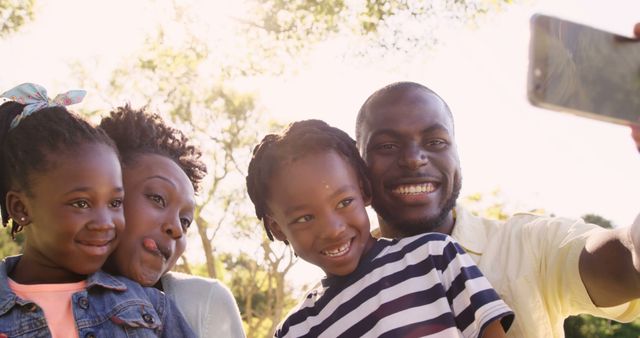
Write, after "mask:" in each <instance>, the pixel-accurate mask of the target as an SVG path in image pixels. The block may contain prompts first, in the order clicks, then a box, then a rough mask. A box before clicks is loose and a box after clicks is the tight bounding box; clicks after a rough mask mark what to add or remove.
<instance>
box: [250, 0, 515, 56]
mask: <svg viewBox="0 0 640 338" xmlns="http://www.w3.org/2000/svg"><path fill="white" fill-rule="evenodd" d="M512 2H513V1H511V0H432V1H413V0H360V1H344V0H313V1H308V0H294V1H287V0H253V1H250V2H249V3H250V4H251V6H250V10H249V13H248V19H246V20H242V22H244V23H245V24H246V32H247V35H251V36H254V37H258V40H260V41H261V44H262V46H263V47H264V46H267V45H268V44H271V47H270V48H274V49H281V48H284V49H285V50H287V51H288V52H289V53H301V52H303V51H305V49H306V48H308V47H309V46H311V45H313V44H314V43H316V42H319V41H324V40H327V39H328V38H329V37H332V36H340V37H342V38H344V37H351V38H353V39H354V40H357V41H356V42H357V43H362V42H363V41H364V42H365V43H364V46H363V50H362V53H363V54H366V53H367V52H370V49H371V47H375V48H379V50H380V51H391V50H394V51H401V52H404V53H410V52H415V48H416V47H424V46H432V45H433V44H434V43H436V42H437V41H438V39H437V33H438V32H437V28H438V27H440V26H441V25H442V23H443V22H449V23H469V22H476V20H477V19H478V18H480V17H482V16H484V15H485V14H487V13H488V12H489V11H491V10H497V9H500V8H502V6H503V5H505V4H510V3H512Z"/></svg>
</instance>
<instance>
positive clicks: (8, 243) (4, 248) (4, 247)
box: [0, 226, 24, 258]
mask: <svg viewBox="0 0 640 338" xmlns="http://www.w3.org/2000/svg"><path fill="white" fill-rule="evenodd" d="M2 232H3V233H2V234H0V258H4V257H7V256H13V255H17V254H19V253H20V252H22V243H24V235H23V233H18V235H17V236H16V239H15V240H13V239H11V226H8V227H6V228H5V229H4V231H2Z"/></svg>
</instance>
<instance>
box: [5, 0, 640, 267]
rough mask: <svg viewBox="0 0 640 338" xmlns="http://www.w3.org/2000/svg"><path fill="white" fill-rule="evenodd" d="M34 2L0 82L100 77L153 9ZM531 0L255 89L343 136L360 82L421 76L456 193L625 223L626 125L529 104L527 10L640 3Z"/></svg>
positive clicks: (587, 10)
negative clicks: (413, 49) (418, 41)
mask: <svg viewBox="0 0 640 338" xmlns="http://www.w3.org/2000/svg"><path fill="white" fill-rule="evenodd" d="M37 3H38V6H39V8H38V12H37V17H36V20H35V21H34V22H33V23H31V24H29V25H27V26H26V27H25V28H24V30H23V31H22V32H20V33H18V34H15V35H13V36H11V37H9V38H8V39H5V40H3V41H0V60H2V73H1V74H2V75H1V76H0V90H5V89H8V88H10V87H11V86H13V85H16V84H18V83H21V82H26V81H30V82H37V83H41V84H43V85H45V87H47V88H50V93H49V94H50V95H52V96H53V95H55V94H57V91H62V90H66V89H67V88H66V86H63V85H69V79H67V78H66V74H68V70H67V69H66V64H67V63H68V62H69V61H71V60H73V59H82V60H94V59H95V60H100V62H101V67H98V68H97V69H98V70H97V73H96V74H95V76H96V77H97V78H99V77H101V76H106V75H107V73H104V74H102V73H100V70H103V71H105V72H106V71H107V70H108V69H109V68H110V66H112V65H114V64H115V63H116V62H118V61H119V60H120V59H121V58H123V57H125V56H127V55H129V54H131V53H133V52H134V51H135V49H136V47H137V46H138V45H139V44H140V43H141V42H142V41H143V39H144V32H146V31H148V30H149V29H150V27H153V26H152V25H153V24H154V23H157V22H161V21H162V18H163V11H162V9H159V10H158V9H150V8H145V7H144V5H143V4H145V3H146V2H142V1H141V2H137V1H126V0H112V1H82V0H58V1H44V0H39V1H37ZM155 3H160V2H155ZM216 3H218V4H220V3H225V4H227V5H225V6H226V7H224V8H227V10H229V12H225V11H223V10H217V11H215V10H211V11H210V13H212V19H211V25H212V28H213V29H215V28H216V27H217V26H216V25H217V24H220V27H221V28H223V27H224V23H225V22H226V20H228V15H227V16H225V15H226V14H227V13H231V10H232V9H229V7H228V3H229V2H222V1H221V2H216ZM531 3H532V4H525V5H518V6H511V7H509V9H508V10H507V11H505V12H503V13H499V14H496V15H493V16H492V17H491V19H490V20H488V21H487V22H485V23H483V24H482V25H481V26H480V27H479V28H478V29H470V28H464V29H458V30H454V31H449V32H444V33H443V36H442V37H441V40H442V41H443V44H441V45H440V46H439V47H438V49H437V50H436V51H435V52H434V53H433V54H430V55H412V58H410V60H409V61H408V62H407V60H403V61H402V62H398V61H397V60H393V59H385V60H383V61H378V62H376V63H366V62H365V63H364V64H358V63H354V62H350V61H348V60H346V61H345V60H344V59H343V58H342V56H341V55H342V53H343V51H344V50H345V49H346V48H348V46H345V44H344V41H339V40H338V41H332V42H330V43H328V44H327V45H326V46H324V47H325V48H323V49H321V50H319V51H318V52H316V53H314V54H313V55H312V58H311V60H310V61H309V64H308V67H305V70H304V71H302V72H300V73H299V74H297V75H296V76H293V77H288V78H278V79H271V80H269V81H265V82H263V83H258V84H256V87H257V89H258V90H259V91H260V95H261V98H262V104H263V105H264V106H265V107H266V108H267V109H268V110H269V111H272V112H277V114H275V115H274V116H275V117H276V118H278V119H280V120H282V121H283V122H288V121H292V120H297V119H306V118H322V119H325V120H326V121H327V122H329V123H330V124H333V125H335V126H338V127H340V128H342V129H344V130H346V131H347V132H349V133H350V134H351V135H353V134H354V132H353V130H354V122H355V121H354V120H355V114H356V112H357V110H358V108H359V107H360V105H361V103H362V102H363V101H364V100H365V98H366V97H367V96H368V95H369V94H370V93H371V92H373V91H374V90H376V89H378V88H380V87H382V86H384V85H386V84H388V83H390V82H394V81H399V80H413V81H417V82H421V83H423V84H426V85H427V86H429V87H431V88H433V89H434V90H436V91H437V92H438V93H440V95H441V96H442V97H443V98H444V99H445V100H446V101H447V102H448V103H449V105H450V107H451V109H452V111H453V113H454V116H455V119H456V133H457V141H458V148H459V152H460V157H461V161H462V166H463V176H464V180H463V182H464V183H463V192H462V194H463V195H465V194H471V193H475V192H485V193H487V192H490V191H492V190H494V189H496V188H499V189H501V191H502V192H503V195H504V197H505V199H506V200H507V201H509V202H510V203H512V204H514V205H517V206H519V207H522V208H523V209H531V208H544V209H545V210H547V211H550V212H554V213H555V214H558V215H563V216H569V217H578V216H580V215H583V214H585V213H597V214H600V215H602V216H604V217H606V218H609V219H612V220H613V221H614V223H615V224H617V225H628V224H630V223H631V221H632V220H633V219H634V217H635V215H636V214H637V213H638V212H640V205H639V204H638V202H637V201H638V197H637V195H638V192H639V191H640V175H639V173H640V154H638V152H637V151H636V150H635V149H634V146H633V143H632V141H631V137H630V136H629V135H630V131H629V129H628V128H626V127H621V126H617V125H611V124H607V123H604V122H598V121H592V120H588V119H585V118H580V117H575V116H572V115H568V114H564V113H558V112H553V111H547V110H542V109H537V108H534V107H532V106H530V105H529V103H528V101H527V100H526V69H527V68H526V67H527V53H528V27H529V17H530V15H531V14H532V13H534V12H536V11H544V12H546V13H550V14H555V15H558V16H563V17H566V18H571V19H574V20H578V21H581V22H584V23H587V24H591V25H595V26H598V27H600V28H603V29H607V30H610V31H614V32H618V33H621V34H627V35H630V34H631V30H632V27H633V24H634V23H635V22H640V2H638V1H637V0H607V1H604V0H567V1H559V0H557V1H553V0H540V1H535V2H534V1H531ZM210 6H213V5H210ZM218 9H220V7H218ZM214 14H216V15H215V16H213V15H214ZM633 201H636V202H633ZM312 277H314V276H312Z"/></svg>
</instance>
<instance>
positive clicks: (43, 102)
mask: <svg viewBox="0 0 640 338" xmlns="http://www.w3.org/2000/svg"><path fill="white" fill-rule="evenodd" d="M86 94H87V92H86V91H85V90H70V91H68V92H66V93H63V94H58V95H57V96H56V97H55V98H54V99H53V100H51V99H49V97H48V96H47V90H46V89H44V87H42V86H40V85H37V84H35V83H23V84H21V85H19V86H17V87H14V88H12V89H9V90H7V91H6V92H4V93H2V95H0V97H1V98H5V99H9V100H11V101H15V102H18V103H21V104H24V105H25V107H24V109H23V110H22V113H20V114H18V116H16V117H15V118H14V119H13V121H11V126H10V127H9V128H10V129H12V128H15V127H16V126H17V125H18V123H20V121H21V120H22V119H24V118H25V117H27V116H29V115H31V114H33V113H34V112H36V111H38V110H40V109H44V108H47V107H55V106H69V105H72V104H75V103H78V102H80V101H82V99H83V98H84V96H85V95H86Z"/></svg>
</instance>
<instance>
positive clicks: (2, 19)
mask: <svg viewBox="0 0 640 338" xmlns="http://www.w3.org/2000/svg"><path fill="white" fill-rule="evenodd" d="M34 4H35V0H2V1H0V38H3V37H6V36H7V35H9V34H11V33H15V32H17V31H18V30H19V29H20V28H21V27H22V26H23V25H24V24H26V23H27V22H29V21H31V20H33V7H34Z"/></svg>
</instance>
